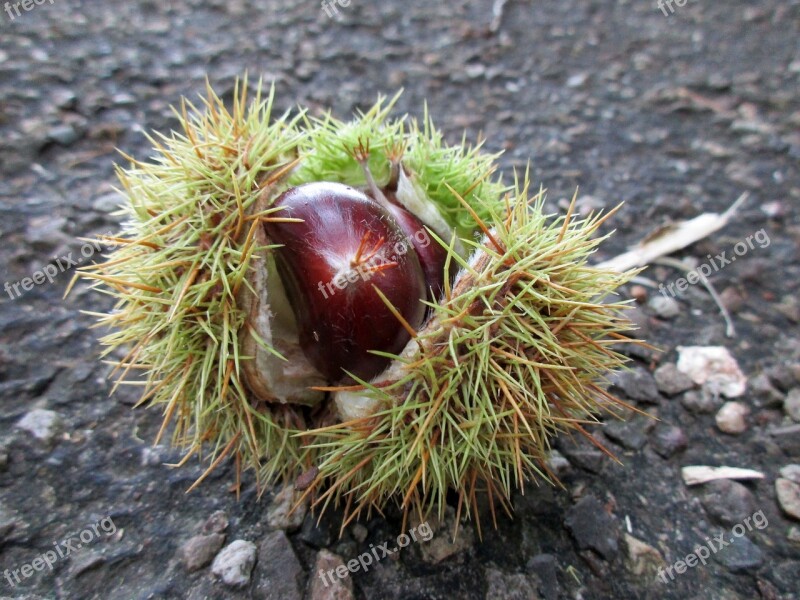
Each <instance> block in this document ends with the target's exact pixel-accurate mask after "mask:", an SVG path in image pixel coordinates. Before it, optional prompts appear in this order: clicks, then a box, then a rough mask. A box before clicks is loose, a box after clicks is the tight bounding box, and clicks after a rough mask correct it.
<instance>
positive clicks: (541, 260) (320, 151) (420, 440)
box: [81, 79, 631, 518]
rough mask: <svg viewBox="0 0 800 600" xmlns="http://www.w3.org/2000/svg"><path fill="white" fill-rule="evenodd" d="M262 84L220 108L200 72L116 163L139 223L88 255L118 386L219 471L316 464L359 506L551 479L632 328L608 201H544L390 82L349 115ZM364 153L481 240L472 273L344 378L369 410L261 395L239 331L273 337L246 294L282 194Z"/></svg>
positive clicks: (264, 480)
mask: <svg viewBox="0 0 800 600" xmlns="http://www.w3.org/2000/svg"><path fill="white" fill-rule="evenodd" d="M255 96H256V97H255V98H254V101H253V102H252V104H250V105H249V106H248V105H247V82H246V79H245V80H244V81H243V82H242V84H241V85H239V84H237V88H236V91H235V94H234V101H233V107H232V109H231V110H230V111H229V110H227V109H226V108H225V106H224V103H223V102H222V101H221V100H220V98H219V97H218V96H217V95H216V94H215V93H214V92H213V91H212V90H211V89H210V87H209V89H208V96H207V98H205V99H203V101H202V106H201V107H195V106H193V105H192V104H190V103H184V104H183V105H182V110H181V111H176V114H177V116H178V118H179V120H180V122H181V125H182V126H183V128H184V131H183V132H182V133H173V134H172V135H171V136H164V135H160V134H156V136H155V137H153V138H151V141H152V143H153V145H154V149H155V156H154V157H153V158H152V159H151V161H149V162H139V161H136V160H134V159H132V158H129V160H130V161H131V165H130V167H129V168H127V169H118V174H119V178H120V181H121V183H122V188H123V189H122V192H123V194H124V195H125V196H126V198H127V204H126V206H125V208H124V214H125V216H126V218H127V220H126V222H125V224H124V226H123V229H122V231H121V232H120V234H119V235H118V236H115V237H114V238H111V239H107V240H106V241H107V242H110V243H113V244H116V245H117V246H118V247H117V248H116V249H115V250H114V252H113V253H112V254H111V255H110V257H109V259H108V260H107V261H106V262H104V263H100V264H96V265H91V266H89V267H87V268H84V269H82V271H81V276H83V277H85V278H88V279H90V280H92V282H93V283H92V285H93V287H95V288H96V289H98V290H99V291H101V292H103V293H106V294H109V295H110V296H112V297H113V298H114V299H115V300H116V304H115V307H114V310H113V311H112V312H110V313H109V314H99V315H96V316H97V317H98V318H99V325H101V326H107V327H109V328H111V330H112V331H111V333H109V334H107V335H105V336H104V337H103V338H102V340H101V341H102V343H103V344H104V345H106V346H107V349H106V350H105V353H104V354H105V355H106V356H109V357H112V356H113V357H114V360H111V361H110V362H112V364H114V365H115V374H116V375H117V376H118V377H119V382H118V383H123V384H129V385H137V386H143V387H144V390H143V394H142V399H141V402H140V403H149V404H150V405H151V406H159V407H161V409H162V410H163V413H164V422H163V425H162V428H161V431H159V433H158V436H157V438H160V437H161V436H162V434H163V433H164V432H165V431H166V430H167V427H168V425H169V424H170V423H173V424H174V431H173V437H172V442H173V444H175V445H177V446H180V447H182V448H184V449H185V450H186V454H185V457H184V459H183V461H182V462H185V461H186V460H188V459H189V458H190V457H192V456H194V455H201V454H207V455H208V456H207V457H206V458H207V460H208V461H209V463H210V465H209V467H208V470H207V471H206V473H208V472H209V471H210V470H211V469H213V468H214V467H216V466H217V465H218V464H219V463H220V461H222V460H223V459H224V458H226V457H234V458H235V460H236V465H237V476H238V473H239V471H240V470H241V469H243V468H252V469H254V471H255V473H256V478H257V482H258V483H259V485H265V484H269V483H271V482H274V481H275V480H278V479H284V480H288V479H290V478H292V477H295V476H297V475H299V474H300V473H301V472H304V471H307V470H309V469H311V468H312V467H318V468H319V473H320V475H319V477H317V479H316V481H315V483H314V485H312V486H311V487H310V488H309V489H308V492H307V493H308V494H313V495H315V496H316V498H317V502H318V503H319V504H320V505H322V506H328V505H329V504H330V503H331V502H336V503H338V502H344V503H345V505H346V507H347V510H348V513H349V518H353V517H355V516H357V515H359V514H361V513H362V511H364V510H365V509H366V510H371V509H372V508H376V509H378V510H380V509H381V507H382V506H383V505H384V504H385V503H386V502H387V501H389V500H390V499H391V498H395V499H397V500H398V501H399V502H400V503H401V504H402V505H403V506H404V507H405V508H406V509H408V508H409V507H411V506H414V507H416V509H417V510H419V511H420V513H423V512H428V511H430V510H436V511H439V512H440V513H441V512H442V511H443V509H444V503H445V494H446V492H447V490H448V489H455V490H457V491H458V492H459V493H460V497H461V503H462V504H463V506H464V507H465V508H467V509H469V508H470V507H474V506H475V494H476V490H477V489H478V487H479V486H484V488H485V489H486V491H488V492H489V493H490V497H494V496H497V497H498V498H500V499H501V501H503V502H504V503H505V501H506V500H507V499H508V498H509V497H510V494H511V492H512V491H513V490H514V489H517V488H522V486H523V485H524V482H525V481H527V480H529V479H531V478H536V477H538V478H542V479H545V480H553V479H554V478H553V477H552V475H551V474H550V473H549V472H548V470H547V467H546V464H545V458H546V456H547V452H548V449H549V446H550V441H551V439H552V437H553V436H554V435H555V434H556V433H558V432H561V431H566V432H573V431H577V432H579V433H583V428H582V426H583V424H584V423H586V422H590V421H592V419H594V415H595V414H596V413H597V412H598V411H600V410H603V409H613V408H614V407H615V406H617V405H618V404H619V403H618V401H617V400H615V399H614V398H613V397H611V396H610V395H608V394H607V393H605V392H604V391H603V389H602V388H601V386H600V384H601V383H602V381H603V379H604V377H605V376H606V374H607V373H608V372H609V371H611V370H614V369H616V368H618V367H619V366H620V365H622V363H623V358H622V356H621V355H620V354H618V353H616V352H615V351H614V350H613V349H612V347H613V345H614V344H617V343H621V342H625V341H630V340H628V338H627V337H625V335H624V333H625V332H626V331H628V330H629V328H630V327H629V324H628V322H627V321H625V320H624V319H622V318H621V317H620V311H621V309H622V305H621V304H619V303H604V299H605V297H606V296H607V295H608V294H610V293H612V292H613V291H614V290H615V289H616V288H617V287H618V286H619V285H621V284H622V283H624V282H625V281H627V280H628V278H629V277H630V275H631V274H630V273H626V274H618V273H612V272H607V271H602V270H598V269H594V268H592V267H590V266H588V264H587V262H586V261H587V258H588V256H589V255H590V254H591V252H592V251H593V250H594V248H595V247H596V246H597V244H598V243H599V242H600V241H601V239H602V238H601V239H592V237H591V236H592V235H593V234H594V233H595V232H596V230H597V227H598V226H599V224H600V222H601V219H600V218H599V217H597V216H595V217H590V218H587V219H584V220H575V219H572V218H571V213H570V214H568V215H567V216H565V217H561V218H559V219H549V218H548V217H546V216H545V215H544V213H543V192H541V191H540V192H539V193H538V194H536V195H535V196H533V198H531V197H529V192H528V182H527V181H528V180H527V175H526V177H525V179H524V181H522V182H517V183H516V185H515V186H513V187H512V188H508V187H505V186H504V184H503V183H502V181H501V180H500V179H499V178H498V179H495V180H492V179H491V178H492V176H493V173H494V169H495V166H494V160H495V158H496V156H493V155H487V154H485V153H482V152H481V151H480V149H479V148H467V147H465V145H464V144H463V143H462V144H461V145H458V146H454V147H448V146H446V145H445V144H444V142H443V139H442V136H441V134H440V133H439V132H437V131H436V130H435V129H434V128H433V125H432V124H431V122H430V119H429V118H428V117H427V114H426V116H425V119H424V121H423V125H422V127H420V126H419V125H418V124H417V123H416V122H415V121H413V120H410V121H405V120H403V119H400V120H390V119H389V111H390V109H391V107H392V105H393V103H394V100H392V101H391V102H389V103H385V102H384V101H382V100H379V101H378V102H377V103H376V105H375V106H373V107H372V108H371V109H370V110H368V111H366V112H364V113H362V114H361V115H359V116H358V117H357V118H356V119H355V120H353V121H352V122H342V121H339V120H337V119H335V118H333V117H332V116H330V115H326V116H324V117H322V118H312V117H309V116H307V115H306V114H305V113H304V111H299V112H297V114H295V115H294V116H291V114H290V113H287V114H284V115H281V116H279V117H274V116H273V115H272V100H273V91H272V90H271V91H270V93H269V95H268V97H267V98H266V99H265V98H262V94H261V85H260V84H259V86H258V91H257V92H256V95H255ZM395 99H396V98H395ZM187 107H188V109H187ZM362 158H365V159H366V165H367V166H368V168H369V171H370V172H371V173H372V175H373V176H374V178H375V180H376V181H377V183H378V184H379V185H381V186H382V185H384V184H386V183H387V182H388V181H390V180H391V179H392V177H394V176H396V172H397V168H398V166H399V167H400V168H402V169H403V173H405V174H406V175H407V176H408V177H409V178H411V179H412V180H413V181H414V182H415V184H417V185H418V186H420V187H421V189H422V190H423V191H424V193H425V195H426V196H427V197H428V199H429V200H430V201H431V202H432V203H433V204H434V205H435V206H436V207H437V208H438V210H439V212H440V213H441V215H442V216H443V217H444V219H445V220H446V221H447V222H448V224H449V225H450V226H451V227H453V228H454V237H453V238H452V239H449V240H448V239H439V238H438V237H437V236H436V235H435V233H434V232H433V231H431V232H430V233H431V234H432V235H433V237H435V238H437V240H438V241H439V242H440V243H441V244H442V245H444V246H447V247H449V248H455V247H456V246H457V245H463V246H465V247H467V248H468V249H470V251H472V253H473V254H472V257H471V258H470V259H469V260H468V261H467V260H465V258H464V257H463V256H461V255H459V254H458V253H456V252H455V250H450V258H449V260H451V261H457V262H458V263H459V264H460V265H461V267H462V271H461V273H460V275H459V276H458V278H457V279H456V281H455V282H454V283H453V285H452V287H450V286H448V287H447V294H446V298H445V299H443V300H442V301H441V302H440V303H435V304H431V310H432V315H433V316H432V317H431V319H430V320H429V321H428V323H427V325H426V326H425V327H424V328H423V330H422V331H420V332H419V333H418V336H417V338H416V341H414V342H412V343H411V345H410V346H409V349H410V351H409V352H406V353H404V355H403V357H402V358H401V357H395V358H396V362H395V364H394V366H393V368H392V369H390V370H389V371H387V373H390V374H391V375H392V376H393V377H388V378H387V377H384V379H383V380H382V381H380V383H377V382H373V383H372V384H370V383H368V382H362V383H363V384H364V385H363V386H360V390H359V389H356V390H355V392H353V391H352V390H351V393H363V394H366V395H367V396H370V397H371V398H372V399H374V400H375V401H377V402H379V403H380V405H381V408H380V410H379V412H377V413H376V414H374V415H372V416H371V417H368V418H365V419H361V420H358V421H350V422H347V423H339V422H336V419H335V416H334V413H333V402H332V401H331V400H329V401H328V402H327V404H325V405H323V406H319V407H316V408H309V407H302V408H301V407H298V406H297V405H282V404H277V403H270V402H263V401H259V400H257V399H256V398H255V397H254V394H253V392H252V390H251V389H249V388H248V385H247V380H246V378H245V371H246V369H245V367H246V366H247V365H248V361H251V360H252V358H253V357H251V356H247V355H244V354H243V353H242V352H241V349H242V340H243V339H244V338H245V337H246V336H250V335H252V336H253V337H254V338H255V339H256V341H257V342H258V344H259V345H260V346H261V347H262V348H264V349H265V350H267V351H269V352H272V353H274V354H279V353H278V352H277V351H276V350H275V349H273V348H271V347H270V346H269V345H268V344H267V343H266V342H265V341H264V340H263V339H262V338H260V337H259V336H258V335H257V334H256V332H255V331H254V328H253V327H252V325H251V324H250V323H249V322H248V316H247V313H246V310H245V309H244V307H243V302H242V294H243V293H244V292H248V291H250V292H253V289H252V282H253V277H252V275H253V270H254V269H255V268H257V267H258V265H260V264H261V263H262V262H263V261H261V259H262V258H263V257H265V256H268V255H269V253H271V252H278V251H280V249H279V248H277V247H276V246H272V245H269V244H268V243H264V242H263V240H264V236H263V235H262V234H261V233H260V232H261V224H262V223H263V222H264V221H266V220H270V219H279V218H281V217H280V215H279V214H276V213H275V211H274V210H273V209H271V208H270V205H271V203H272V201H273V200H274V199H275V198H276V197H277V196H278V195H279V194H280V192H281V191H283V190H284V189H286V188H287V187H289V186H292V185H299V184H302V183H306V182H311V181H336V182H341V183H346V184H349V185H353V186H363V185H364V184H365V183H366V179H365V172H364V169H363V168H362V165H361V164H360V162H359V160H360V159H362ZM475 234H482V235H483V238H482V239H477V238H476V235H475ZM456 235H457V236H458V238H460V244H457V243H456V237H455V236H456ZM259 240H261V241H259ZM250 364H252V363H250ZM139 373H143V374H144V375H145V380H144V381H142V380H141V379H140V377H139V376H138V374H139ZM356 388H359V386H356ZM204 477H205V475H204V476H203V477H201V478H200V480H202V479H203V478H204ZM200 480H198V483H199V481H200ZM460 508H461V507H460Z"/></svg>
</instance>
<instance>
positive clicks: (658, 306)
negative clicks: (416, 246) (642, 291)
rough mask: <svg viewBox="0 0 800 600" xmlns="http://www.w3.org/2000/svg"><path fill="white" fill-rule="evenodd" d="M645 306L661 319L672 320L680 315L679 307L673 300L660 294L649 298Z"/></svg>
mask: <svg viewBox="0 0 800 600" xmlns="http://www.w3.org/2000/svg"><path fill="white" fill-rule="evenodd" d="M647 304H648V305H649V306H650V308H652V309H653V311H654V312H655V313H656V314H657V315H658V316H659V317H661V318H662V319H674V318H675V317H677V316H678V315H679V314H681V305H680V304H678V302H677V301H676V300H675V299H674V298H669V297H667V296H664V295H661V294H659V295H658V296H653V297H652V298H650V301H649V302H648V303H647Z"/></svg>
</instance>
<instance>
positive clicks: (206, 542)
mask: <svg viewBox="0 0 800 600" xmlns="http://www.w3.org/2000/svg"><path fill="white" fill-rule="evenodd" d="M224 543H225V536H224V535H221V534H219V533H212V534H210V535H196V536H194V537H191V538H189V539H188V540H187V541H186V542H185V543H184V544H183V546H181V549H180V551H179V554H180V558H181V562H183V564H184V566H185V567H186V570H187V571H189V572H190V573H191V572H192V571H197V570H198V569H200V568H202V567H205V566H206V565H207V564H208V563H210V562H211V561H212V560H213V558H214V555H216V553H217V552H219V549H220V548H222V544H224Z"/></svg>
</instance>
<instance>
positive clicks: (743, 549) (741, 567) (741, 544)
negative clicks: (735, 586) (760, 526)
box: [712, 534, 764, 573]
mask: <svg viewBox="0 0 800 600" xmlns="http://www.w3.org/2000/svg"><path fill="white" fill-rule="evenodd" d="M725 541H726V542H728V545H727V546H725V547H724V548H722V549H721V550H720V551H719V552H716V553H714V554H712V556H713V557H714V560H715V561H717V562H718V563H720V564H722V565H724V566H725V567H727V568H728V570H729V571H731V572H732V573H738V572H741V571H747V570H749V569H756V568H758V567H760V566H761V565H762V564H763V562H764V553H763V552H761V548H759V547H758V546H756V545H755V544H754V543H753V542H751V541H750V540H749V539H748V538H747V536H742V537H737V538H734V537H733V536H731V535H730V534H727V535H726V540H725Z"/></svg>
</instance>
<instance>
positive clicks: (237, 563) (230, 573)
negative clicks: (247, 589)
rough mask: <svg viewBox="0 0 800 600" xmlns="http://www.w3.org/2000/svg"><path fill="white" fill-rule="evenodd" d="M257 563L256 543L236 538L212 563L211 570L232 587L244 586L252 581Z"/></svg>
mask: <svg viewBox="0 0 800 600" xmlns="http://www.w3.org/2000/svg"><path fill="white" fill-rule="evenodd" d="M255 564H256V545H255V544H254V543H253V542H248V541H245V540H236V541H234V542H231V543H230V544H228V545H227V546H225V547H224V548H223V549H222V550H221V551H220V553H219V554H217V556H216V558H214V563H213V564H212V565H211V572H212V573H214V575H216V576H217V577H219V578H221V579H222V581H224V582H225V583H226V584H227V585H229V586H231V587H242V586H245V585H247V584H248V583H249V582H250V575H251V574H252V572H253V565H255Z"/></svg>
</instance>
